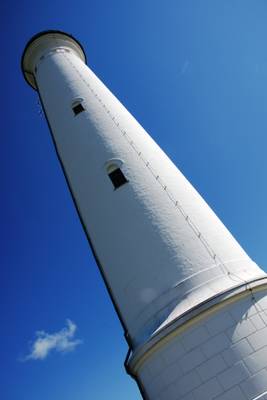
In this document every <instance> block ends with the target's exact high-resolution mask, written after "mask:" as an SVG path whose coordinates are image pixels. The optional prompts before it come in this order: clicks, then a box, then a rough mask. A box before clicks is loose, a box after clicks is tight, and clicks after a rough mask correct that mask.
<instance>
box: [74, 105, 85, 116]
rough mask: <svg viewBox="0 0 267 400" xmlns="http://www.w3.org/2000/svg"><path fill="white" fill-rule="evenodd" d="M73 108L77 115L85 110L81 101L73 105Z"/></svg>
mask: <svg viewBox="0 0 267 400" xmlns="http://www.w3.org/2000/svg"><path fill="white" fill-rule="evenodd" d="M72 109H73V112H74V114H75V115H78V114H80V113H81V112H83V111H84V108H83V105H82V104H81V103H79V104H77V105H75V106H73V107H72Z"/></svg>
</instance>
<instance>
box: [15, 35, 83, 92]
mask: <svg viewBox="0 0 267 400" xmlns="http://www.w3.org/2000/svg"><path fill="white" fill-rule="evenodd" d="M49 36H50V38H51V39H53V41H54V43H55V44H57V43H58V42H61V43H63V42H64V41H65V45H68V46H69V47H70V48H71V49H72V50H73V51H74V52H75V53H76V54H77V55H78V57H80V59H81V60H82V61H83V62H85V63H87V60H86V55H85V51H84V49H83V47H82V45H81V44H80V42H79V41H78V40H77V39H75V38H74V37H73V36H72V35H70V34H68V33H65V32H62V31H58V30H47V31H42V32H40V33H38V34H37V35H34V36H33V37H32V38H31V39H30V40H29V41H28V43H27V44H26V46H25V49H24V51H23V54H22V57H21V69H22V73H23V76H24V78H25V80H26V82H28V84H29V85H30V86H31V87H32V88H33V89H35V90H36V89H37V87H36V83H35V77H34V72H35V71H34V68H35V59H34V58H35V54H34V50H36V49H35V47H36V46H38V42H39V44H41V42H42V40H41V39H42V38H45V37H47V38H48V37H49ZM58 46H59V47H60V44H59V43H58ZM54 47H57V46H54Z"/></svg>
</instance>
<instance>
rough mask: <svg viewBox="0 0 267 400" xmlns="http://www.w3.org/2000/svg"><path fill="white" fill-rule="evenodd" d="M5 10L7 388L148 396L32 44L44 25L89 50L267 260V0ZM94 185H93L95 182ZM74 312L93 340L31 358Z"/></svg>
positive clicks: (31, 396)
mask: <svg viewBox="0 0 267 400" xmlns="http://www.w3.org/2000/svg"><path fill="white" fill-rule="evenodd" d="M0 18H1V25H0V26H1V31H2V32H1V33H2V36H1V37H2V41H1V78H2V84H1V87H2V96H1V97H2V107H1V111H2V112H1V115H2V118H1V122H2V123H1V128H2V129H1V133H0V141H1V159H0V164H1V167H0V182H1V197H0V202H1V207H0V213H1V215H0V221H1V270H0V273H1V279H0V282H1V283H0V285H1V290H0V313H1V341H0V354H1V374H0V396H1V398H3V399H5V400H36V399H38V400H47V399H49V400H59V399H60V400H61V399H62V400H73V399H75V400H89V399H101V400H102V399H114V400H115V399H116V400H120V399H121V400H125V399H127V400H137V399H140V395H139V393H138V390H137V388H136V386H135V384H134V383H133V382H132V381H131V379H130V378H129V377H128V376H127V375H126V374H125V372H124V370H123V361H124V357H125V354H126V351H127V346H126V344H125V342H124V339H123V331H122V328H121V327H120V324H119V321H118V319H117V317H116V315H115V312H114V310H113V308H112V305H111V302H110V300H109V298H108V295H107V292H106V290H105V288H104V284H103V282H102V279H101V277H100V274H99V272H98V270H97V267H96V265H95V262H94V260H93V257H92V254H91V252H90V250H89V248H88V244H87V242H86V239H85V236H84V234H83V231H82V228H81V225H80V222H79V220H78V218H77V215H76V211H75V209H74V206H73V204H72V200H71V197H70V194H69V192H68V189H67V186H66V183H65V181H64V177H63V173H62V171H61V169H60V165H59V162H58V160H57V157H56V154H55V151H54V148H53V145H52V141H51V138H50V135H49V131H48V127H47V124H46V121H45V119H44V117H43V116H42V115H41V114H40V106H39V105H38V96H37V94H36V93H35V92H34V91H33V90H32V89H31V88H30V87H29V86H27V85H26V83H25V82H24V80H23V77H22V74H21V71H20V57H21V54H22V51H23V49H24V46H25V44H26V42H27V41H28V40H29V39H30V37H31V36H32V35H34V34H36V33H38V32H39V31H41V30H46V29H60V30H63V31H66V32H68V33H71V34H73V35H74V36H75V37H77V39H78V40H80V42H81V43H82V44H83V46H84V48H85V50H86V53H87V58H88V63H89V65H90V66H91V68H92V69H93V70H94V72H96V74H97V75H98V76H99V77H100V78H101V79H102V80H103V81H104V83H105V84H106V85H107V86H108V87H109V88H110V89H111V90H112V91H113V93H114V94H115V95H117V96H118V98H119V99H120V100H121V101H122V102H123V103H124V105H125V106H126V107H127V108H128V109H129V110H130V111H131V112H132V113H133V115H134V116H135V117H136V118H137V119H138V120H139V122H140V123H141V124H142V125H143V126H144V128H145V129H147V131H148V132H149V133H150V134H151V135H152V136H153V138H154V139H155V140H156V141H157V142H158V143H159V144H160V146H161V147H162V148H163V149H164V150H165V151H166V152H167V154H168V155H169V156H170V157H171V159H172V160H173V161H174V162H175V163H176V165H177V166H178V167H179V168H180V169H181V170H182V172H183V173H184V174H185V175H186V176H187V178H188V179H189V180H190V181H191V182H192V183H193V185H194V186H195V187H196V188H197V189H198V190H199V192H200V193H201V194H202V195H203V196H204V198H205V199H206V200H207V202H208V203H209V204H210V205H211V206H212V208H213V209H214V210H215V212H216V213H217V214H218V215H219V217H220V218H221V219H222V220H223V222H224V223H225V224H226V226H227V227H228V228H229V229H230V230H231V232H232V233H233V234H234V236H235V237H236V238H237V240H238V241H239V242H240V243H241V245H242V246H243V247H244V248H245V249H246V251H247V252H248V253H249V255H250V256H251V257H252V258H253V259H254V260H255V261H256V262H257V263H258V264H259V265H261V266H262V267H263V268H265V269H266V267H267V253H266V247H267V246H266V230H267V215H266V204H267V179H266V178H267V157H266V149H267V40H266V39H267V3H266V1H265V0H257V1H255V0H250V1H249V0H220V1H219V0H201V1H199V0H166V1H163V0H162V1H161V0H134V1H130V0H91V1H84V0H80V1H79V2H63V1H62V0H54V1H50V0H48V1H46V2H38V1H32V0H29V1H17V2H16V1H15V2H5V4H4V5H2V10H1V13H0ZM92 190H93V188H92ZM66 318H70V319H71V320H73V321H74V322H75V323H76V324H77V326H78V332H77V337H78V338H80V339H82V340H83V344H82V345H80V346H78V347H77V349H76V350H75V351H74V352H73V353H70V354H66V355H61V354H51V355H50V356H49V357H48V358H47V359H46V360H43V361H28V362H21V361H19V360H20V359H21V358H22V357H23V356H25V355H26V354H27V353H28V351H29V341H31V340H33V338H34V332H35V331H37V330H41V329H43V330H45V331H47V332H53V331H57V330H60V329H61V328H62V327H63V326H64V324H65V320H66Z"/></svg>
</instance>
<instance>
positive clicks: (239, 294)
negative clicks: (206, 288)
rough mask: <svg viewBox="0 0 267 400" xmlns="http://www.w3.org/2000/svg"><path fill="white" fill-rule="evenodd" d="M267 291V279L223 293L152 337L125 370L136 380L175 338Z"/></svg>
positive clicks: (129, 359)
mask: <svg viewBox="0 0 267 400" xmlns="http://www.w3.org/2000/svg"><path fill="white" fill-rule="evenodd" d="M266 289H267V278H266V277H264V278H260V279H257V280H254V281H252V282H248V283H247V284H244V285H242V286H238V287H236V288H234V289H232V290H231V291H227V292H225V293H221V294H220V295H219V296H215V297H213V298H211V299H209V300H208V301H206V302H204V303H201V304H199V305H198V306H196V307H194V308H193V309H192V310H190V311H189V312H187V313H185V314H184V315H182V316H181V317H179V318H178V319H176V320H173V321H172V322H171V323H170V324H169V325H167V326H166V327H164V328H163V329H162V330H160V331H159V332H157V333H155V334H154V335H152V336H151V338H150V339H149V340H148V341H147V342H146V343H145V344H143V345H141V346H140V347H139V348H137V349H136V350H135V351H134V352H133V353H132V354H131V355H129V357H128V360H126V362H125V368H126V371H127V373H128V374H130V375H131V376H133V377H134V378H135V379H136V376H137V375H138V370H139V369H140V367H141V366H142V365H143V363H144V362H145V361H146V360H147V359H148V358H149V357H150V356H151V355H152V354H154V353H155V352H156V351H157V350H159V349H160V348H161V347H162V346H164V344H166V343H168V342H169V341H170V340H171V339H172V338H173V337H175V336H177V335H179V334H181V333H182V332H184V331H185V330H187V329H189V328H190V327H191V326H193V325H195V324H196V323H198V322H200V321H202V320H203V319H204V318H206V317H208V316H210V315H212V314H214V313H215V312H217V311H219V310H220V309H222V308H224V307H226V306H227V305H229V304H232V303H234V302H236V301H238V300H240V299H242V298H245V297H248V296H251V295H253V294H254V293H255V292H259V291H263V290H266Z"/></svg>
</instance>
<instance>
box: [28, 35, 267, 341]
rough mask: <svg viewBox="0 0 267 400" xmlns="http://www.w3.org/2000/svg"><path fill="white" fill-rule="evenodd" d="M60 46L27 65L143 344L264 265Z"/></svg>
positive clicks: (124, 310) (116, 290)
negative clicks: (115, 170) (111, 165)
mask: <svg viewBox="0 0 267 400" xmlns="http://www.w3.org/2000/svg"><path fill="white" fill-rule="evenodd" d="M40 40H41V39H39V48H41V49H42V48H43V47H44V45H41V44H40ZM49 43H50V42H49V41H48V42H47V40H46V41H45V45H48V44H49ZM49 46H50V45H49ZM66 46H67V43H65V49H64V48H62V46H61V44H60V48H59V49H55V43H53V46H51V47H52V51H50V49H47V48H46V50H45V51H44V54H45V55H46V56H45V57H44V58H43V59H41V60H40V55H41V53H40V51H38V52H37V53H36V56H35V58H34V59H31V65H32V66H34V65H35V64H36V65H37V72H36V74H35V79H36V82H37V84H38V89H39V92H40V94H41V97H42V100H43V103H44V107H45V110H46V113H47V116H48V119H49V122H50V124H51V126H52V130H53V136H54V139H55V141H56V144H57V147H58V151H59V155H60V157H61V159H62V162H63V164H64V168H65V171H66V174H67V176H68V180H69V182H70V185H71V188H72V191H73V193H74V196H75V199H76V202H77V205H78V208H79V211H80V214H81V216H82V219H83V221H84V223H85V226H86V229H87V231H88V232H89V235H90V237H91V240H92V242H93V245H94V247H95V249H96V252H97V255H98V257H99V260H100V262H101V264H102V266H103V269H104V273H105V275H106V278H107V280H108V281H109V283H110V286H111V288H112V291H113V295H114V298H115V300H116V302H117V303H118V304H119V307H120V310H121V314H122V316H123V319H124V320H125V323H126V326H127V328H128V330H129V333H130V335H131V337H132V338H133V341H134V343H135V344H140V343H142V342H144V341H145V340H146V339H147V338H148V337H149V336H150V335H151V333H152V332H153V331H155V330H156V329H157V328H158V327H159V326H160V325H161V324H162V323H163V322H164V321H165V320H166V319H168V322H169V321H170V319H171V318H172V312H174V310H175V318H176V317H177V316H179V315H180V314H182V313H183V312H185V311H186V310H188V309H190V308H191V307H192V306H194V305H196V304H198V303H199V302H201V301H204V300H206V299H207V298H209V297H211V296H213V295H215V294H217V293H218V292H220V291H223V290H226V289H228V288H231V287H233V286H236V285H240V284H242V283H244V281H245V280H251V279H255V278H256V277H259V276H263V275H264V273H263V272H262V271H261V270H260V269H259V268H258V267H257V266H256V265H255V264H254V263H253V262H252V261H251V259H250V258H249V257H248V256H247V255H246V253H245V252H244V251H243V249H242V248H241V247H240V246H239V244H238V243H237V242H236V241H235V239H234V238H233V237H232V236H231V234H230V233H229V232H228V230H227V229H226V228H225V227H224V225H223V224H222V223H221V222H220V220H219V219H218V218H217V217H216V216H215V214H214V213H213V212H212V210H211V209H210V208H209V207H208V205H207V204H206V203H205V202H204V200H203V199H202V198H201V197H200V196H199V194H198V193H197V192H196V191H195V190H194V188H193V187H192V186H191V185H190V183H189V182H188V181H187V180H186V179H185V177H184V176H183V175H182V174H181V172H180V171H179V170H178V169H177V168H176V167H175V165H174V164H173V163H172V162H171V161H170V160H169V159H168V157H167V156H166V155H165V154H164V153H163V152H162V150H161V149H160V148H159V147H158V146H157V144H156V143H155V142H154V141H153V140H152V139H151V137H150V136H149V135H148V134H147V133H146V132H145V131H144V129H143V128H142V127H141V126H140V125H139V124H138V123H137V121H136V120H135V119H134V118H133V117H132V116H131V115H130V114H129V113H128V111H127V110H126V109H125V108H124V107H123V106H122V104H121V103H120V102H119V101H118V100H117V99H116V98H115V97H114V96H113V95H112V93H111V92H110V91H109V90H108V89H107V88H106V87H105V86H104V85H103V83H101V82H100V80H99V79H98V78H97V77H96V76H95V75H94V73H93V72H92V71H91V70H90V69H89V68H88V67H87V66H86V65H85V64H84V63H83V61H82V60H81V58H80V57H78V56H77V52H75V51H73V48H72V47H71V46H70V47H69V49H68V50H69V51H68V52H66V51H65V50H66ZM48 50H49V51H48ZM57 50H60V52H58V51H57ZM77 98H82V99H83V105H84V107H85V108H86V111H85V112H83V113H81V114H79V115H77V116H74V113H73V110H72V104H73V101H75V99H77ZM140 152H141V154H140ZM139 154H140V155H139ZM114 158H115V159H120V160H122V161H123V165H122V170H123V172H124V174H125V175H126V177H127V179H128V180H129V183H127V184H126V185H124V186H122V187H121V188H119V189H118V190H116V191H114V190H113V185H112V183H111V181H110V179H109V177H108V176H107V173H106V168H105V166H106V163H107V162H108V161H109V160H110V159H114ZM147 163H149V164H147ZM157 176H159V178H157ZM176 201H177V202H178V207H177V206H176ZM181 207H182V208H181ZM229 271H230V274H229Z"/></svg>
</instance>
